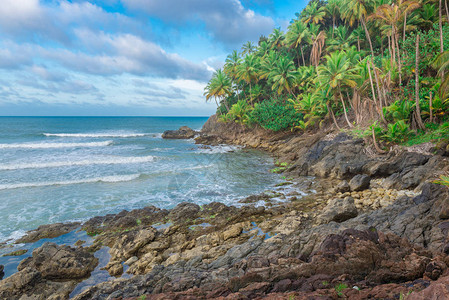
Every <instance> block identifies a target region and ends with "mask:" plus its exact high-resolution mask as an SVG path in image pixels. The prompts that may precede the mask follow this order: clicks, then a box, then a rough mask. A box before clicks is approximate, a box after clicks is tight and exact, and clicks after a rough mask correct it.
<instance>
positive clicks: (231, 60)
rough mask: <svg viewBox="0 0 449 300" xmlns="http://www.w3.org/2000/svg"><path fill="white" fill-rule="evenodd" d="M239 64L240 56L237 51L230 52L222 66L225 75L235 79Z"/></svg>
mask: <svg viewBox="0 0 449 300" xmlns="http://www.w3.org/2000/svg"><path fill="white" fill-rule="evenodd" d="M241 62H242V59H241V58H240V54H239V53H238V52H237V50H234V51H232V53H231V54H229V55H228V56H227V57H226V61H225V65H224V71H225V73H226V74H227V75H228V76H229V77H231V78H236V75H237V68H238V66H239V65H240V63H241Z"/></svg>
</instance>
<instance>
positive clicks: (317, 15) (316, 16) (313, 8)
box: [301, 2, 326, 24]
mask: <svg viewBox="0 0 449 300" xmlns="http://www.w3.org/2000/svg"><path fill="white" fill-rule="evenodd" d="M302 15H303V17H302V18H301V21H303V22H304V23H306V24H307V23H314V24H318V23H320V22H321V21H323V19H324V16H325V15H326V13H325V12H324V7H320V8H318V2H311V3H309V5H307V6H306V7H305V8H304V10H303V12H302Z"/></svg>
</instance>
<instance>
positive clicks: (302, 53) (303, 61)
mask: <svg viewBox="0 0 449 300" xmlns="http://www.w3.org/2000/svg"><path fill="white" fill-rule="evenodd" d="M301 55H302V65H303V66H305V65H306V60H305V59H304V51H302V46H301Z"/></svg>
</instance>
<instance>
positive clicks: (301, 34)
mask: <svg viewBox="0 0 449 300" xmlns="http://www.w3.org/2000/svg"><path fill="white" fill-rule="evenodd" d="M305 42H309V43H310V31H309V28H308V27H307V25H305V24H304V23H303V22H301V21H294V22H293V23H292V24H290V26H289V27H288V32H287V37H286V41H285V43H286V45H287V46H288V47H289V48H290V49H296V51H297V57H298V66H299V65H300V63H299V50H301V55H302V65H303V66H305V65H306V62H305V59H304V51H303V49H302V47H303V45H304V43H305Z"/></svg>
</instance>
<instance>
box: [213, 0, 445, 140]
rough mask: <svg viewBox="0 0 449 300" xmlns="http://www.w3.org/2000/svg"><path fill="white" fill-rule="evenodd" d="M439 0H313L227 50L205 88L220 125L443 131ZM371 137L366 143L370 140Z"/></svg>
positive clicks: (386, 134)
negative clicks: (282, 22)
mask: <svg viewBox="0 0 449 300" xmlns="http://www.w3.org/2000/svg"><path fill="white" fill-rule="evenodd" d="M445 1H447V0H439V1H436V0H428V1H425V0H328V1H322V0H313V1H311V2H310V3H309V4H308V5H307V6H306V8H305V9H304V10H303V11H302V12H301V13H296V18H295V19H293V20H291V22H290V25H289V26H288V29H287V32H285V33H284V32H282V31H281V29H279V28H276V29H274V30H273V32H272V33H271V34H270V35H269V36H268V37H265V36H261V37H260V39H259V42H258V44H257V45H255V44H253V43H251V42H247V43H245V44H244V45H243V46H242V49H241V51H240V52H239V51H233V52H232V53H231V54H230V55H229V56H228V57H227V59H226V62H225V65H224V67H223V69H222V70H217V71H216V72H215V74H214V75H213V77H212V79H211V80H210V82H209V83H208V85H207V87H206V89H205V95H206V98H207V99H208V100H209V99H211V98H214V99H215V100H216V101H217V106H218V110H217V112H218V114H219V118H220V120H221V121H223V122H239V123H242V124H246V125H248V126H254V125H259V126H262V127H264V128H266V129H270V130H273V131H278V130H298V131H305V130H309V129H314V128H315V129H317V128H320V126H323V125H324V124H326V123H327V124H334V125H335V126H336V127H337V128H341V127H348V128H350V129H353V130H358V131H359V132H360V131H361V132H364V134H365V135H366V136H368V135H369V136H371V137H373V139H374V140H376V138H377V139H378V140H383V141H388V142H391V143H403V142H406V141H407V140H408V139H409V138H411V137H413V136H414V135H415V136H416V135H419V134H426V133H428V132H430V131H435V132H442V136H444V135H445V133H447V134H448V135H449V133H448V131H447V129H448V128H449V126H448V124H449V123H448V121H449V51H448V50H449V11H448V10H447V7H448V4H447V3H445ZM374 142H375V141H374Z"/></svg>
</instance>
